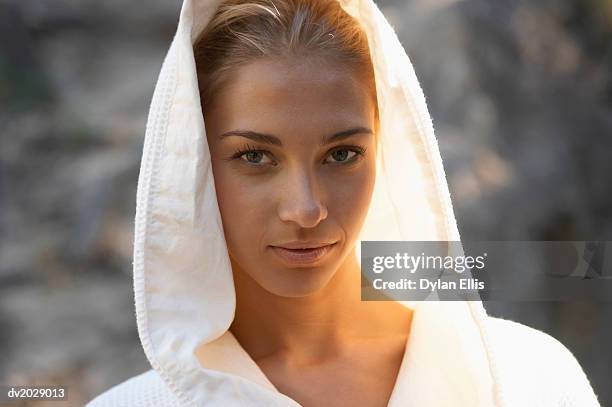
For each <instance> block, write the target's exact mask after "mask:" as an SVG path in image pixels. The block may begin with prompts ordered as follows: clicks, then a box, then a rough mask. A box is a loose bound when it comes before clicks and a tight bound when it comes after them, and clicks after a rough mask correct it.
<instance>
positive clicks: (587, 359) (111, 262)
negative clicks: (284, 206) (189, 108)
mask: <svg viewBox="0 0 612 407" xmlns="http://www.w3.org/2000/svg"><path fill="white" fill-rule="evenodd" d="M378 4H379V6H380V7H381V9H382V11H383V13H385V15H386V16H387V17H388V18H389V20H390V21H391V23H392V25H394V27H395V28H396V30H397V32H398V34H399V37H400V39H401V40H402V42H403V44H404V46H405V47H406V50H407V52H408V54H409V55H410V57H411V59H412V61H413V63H414V66H415V69H416V71H417V75H418V76H419V78H420V80H421V84H422V86H423V88H424V91H425V94H426V97H427V101H428V106H429V109H430V112H431V114H432V116H433V118H434V126H435V128H436V132H437V135H438V138H439V143H440V148H441V150H442V155H443V158H444V160H445V166H446V170H447V174H448V179H449V183H450V187H451V193H452V196H453V200H454V204H455V210H456V215H457V219H458V221H459V224H460V231H461V234H462V238H463V239H464V240H612V188H611V178H612V177H611V175H612V0H554V1H553V0H540V1H519V0H495V1H490V0H463V1H457V0H379V1H378ZM179 9H180V2H179V1H178V0H174V1H169V0H148V1H147V2H146V4H144V3H139V2H128V1H119V0H108V1H105V2H96V1H92V0H81V1H70V0H56V1H53V2H50V1H47V0H25V1H19V0H0V137H1V138H0V350H1V351H0V383H5V384H14V385H19V384H37V383H38V384H54V383H55V384H63V385H67V386H69V394H70V400H71V401H70V402H68V403H64V404H63V405H70V406H81V405H83V404H84V403H85V402H86V401H88V400H89V399H91V398H92V397H93V396H95V395H96V394H98V393H100V392H102V391H103V390H106V389H107V388H109V387H111V386H113V385H115V384H117V383H119V382H121V381H123V380H125V379H127V378H129V377H131V376H133V375H136V374H138V373H140V372H143V371H145V370H147V369H149V365H148V363H147V361H146V359H145V357H144V355H143V352H142V350H141V348H140V344H139V341H138V336H137V332H136V324H135V319H134V310H133V296H132V291H131V289H132V287H131V254H132V232H133V216H134V210H135V193H136V183H137V176H138V168H139V160H140V154H141V149H142V142H143V134H144V128H145V120H146V114H147V110H148V104H149V101H150V98H151V95H152V93H153V87H154V85H155V81H156V77H157V74H158V72H159V69H160V67H161V62H162V59H163V57H164V54H165V51H166V49H167V47H168V45H169V43H170V41H171V39H172V36H173V31H174V28H175V25H176V22H177V18H178V12H179ZM486 306H487V308H488V309H489V311H490V312H491V313H492V314H493V315H496V316H502V317H504V318H510V319H514V320H517V321H520V322H522V323H525V324H527V325H530V326H533V327H535V328H538V329H541V330H544V331H545V332H548V333H550V334H552V335H553V336H555V337H556V338H557V339H559V340H560V341H561V342H562V343H564V344H565V345H566V346H567V347H569V348H570V349H571V350H572V352H573V353H574V355H575V356H576V358H577V359H578V360H579V362H580V363H581V365H582V366H583V368H584V369H585V371H586V373H587V375H588V376H589V377H590V378H591V381H592V384H593V386H594V388H595V391H596V393H597V394H598V395H599V397H600V400H601V402H602V405H604V406H612V385H611V384H612V349H611V348H610V346H609V344H610V339H609V338H610V337H611V336H612V301H611V302H607V303H606V302H566V303H559V302H557V303H550V302H548V303H545V302H542V303H487V305H486ZM517 351H518V350H517ZM20 405H21V406H26V405H28V406H30V405H35V404H33V403H29V404H28V403H24V404H20ZM37 405H44V404H42V403H40V404H37ZM49 405H51V404H49ZM52 405H54V406H58V407H59V406H61V405H62V403H59V402H55V403H53V404H52Z"/></svg>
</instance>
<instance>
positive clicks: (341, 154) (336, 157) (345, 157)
mask: <svg viewBox="0 0 612 407" xmlns="http://www.w3.org/2000/svg"><path fill="white" fill-rule="evenodd" d="M357 154H358V153H357V152H355V151H352V150H349V149H347V148H343V149H340V150H335V151H332V152H331V153H330V154H329V156H330V157H331V158H332V159H333V160H332V162H334V163H344V162H347V161H351V160H352V159H353V158H355V156H356V155H357Z"/></svg>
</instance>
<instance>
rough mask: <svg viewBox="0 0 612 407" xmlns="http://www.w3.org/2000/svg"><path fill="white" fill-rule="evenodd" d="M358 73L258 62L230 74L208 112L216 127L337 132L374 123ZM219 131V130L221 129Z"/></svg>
mask: <svg viewBox="0 0 612 407" xmlns="http://www.w3.org/2000/svg"><path fill="white" fill-rule="evenodd" d="M369 92H370V90H369V88H368V86H367V83H364V82H363V81H362V80H360V77H359V75H357V74H356V73H354V72H351V71H350V70H347V69H342V67H339V66H334V64H329V63H328V64H324V63H320V64H315V63H312V62H309V61H304V62H303V63H299V62H283V61H277V60H259V61H255V62H252V63H249V64H247V65H244V66H241V67H239V68H237V69H236V70H235V72H233V73H232V75H231V76H230V77H228V80H227V81H226V82H225V86H223V88H222V89H220V90H219V92H218V94H217V95H216V97H215V105H214V108H212V109H211V110H210V111H208V112H206V116H207V120H208V121H210V120H213V121H215V122H217V124H218V125H215V126H214V127H215V128H219V127H222V128H223V129H224V131H228V130H232V129H228V127H232V128H244V129H248V128H250V127H258V128H259V131H264V128H265V129H266V130H265V131H268V132H283V133H285V132H286V131H287V130H288V129H295V130H301V131H303V132H304V131H308V129H311V130H313V131H315V130H316V131H329V132H333V131H339V129H340V130H342V129H341V128H342V127H346V126H366V127H369V126H372V123H371V121H372V120H373V111H374V106H373V101H372V98H371V97H369ZM219 131H221V129H219Z"/></svg>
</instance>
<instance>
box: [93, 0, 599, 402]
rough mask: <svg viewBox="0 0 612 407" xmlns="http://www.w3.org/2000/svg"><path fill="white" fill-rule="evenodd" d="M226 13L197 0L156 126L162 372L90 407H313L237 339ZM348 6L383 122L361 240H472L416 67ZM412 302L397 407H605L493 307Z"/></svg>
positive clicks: (140, 240)
mask: <svg viewBox="0 0 612 407" xmlns="http://www.w3.org/2000/svg"><path fill="white" fill-rule="evenodd" d="M330 1H338V0H330ZM218 3H219V0H185V2H184V4H183V6H182V10H181V14H180V20H179V24H178V28H177V31H176V35H175V36H174V39H173V41H172V44H171V46H170V49H169V51H168V53H167V56H166V58H165V60H164V63H163V66H162V69H161V73H160V75H159V79H158V82H157V85H156V87H155V92H154V95H153V100H152V102H151V107H150V113H149V117H148V122H147V128H146V135H145V142H144V151H143V156H142V163H141V168H140V177H139V180H138V192H137V207H136V220H135V240H134V293H135V305H136V316H137V323H138V332H139V335H140V340H141V342H142V347H143V349H144V352H145V354H146V356H147V358H148V360H149V362H150V363H151V366H152V369H151V370H149V371H147V372H144V373H143V374H141V375H139V376H136V377H133V378H132V379H130V380H127V381H126V382H124V383H121V384H119V385H117V386H115V387H113V388H112V389H110V390H108V391H106V392H105V393H103V394H101V395H100V396H98V397H97V398H95V399H94V400H92V401H91V402H90V403H89V404H87V406H88V407H144V406H147V407H148V406H151V407H152V406H156V407H165V406H185V407H187V406H189V407H195V406H215V407H237V406H262V407H263V406H265V407H268V406H286V407H290V406H292V407H298V406H299V404H298V403H297V402H296V401H295V400H292V399H291V398H289V397H288V396H286V395H284V394H282V393H280V392H279V391H278V390H277V389H276V388H275V387H274V385H273V384H272V383H271V382H270V381H269V380H268V379H267V377H266V376H265V374H264V373H263V372H262V370H261V369H260V368H259V367H258V365H257V364H256V363H255V362H254V361H253V359H252V358H251V357H250V356H249V355H248V353H246V351H245V350H244V349H243V348H242V347H241V346H240V344H239V343H238V342H237V340H236V339H235V337H234V336H233V335H232V333H231V332H230V331H228V327H229V326H230V324H231V322H232V320H233V316H234V310H235V291H234V286H233V279H232V273H231V267H230V262H229V257H228V252H227V247H226V243H225V239H224V235H223V228H222V223H221V217H220V212H219V207H218V204H217V198H216V194H215V185H214V179H213V173H212V167H211V160H210V153H209V149H208V144H207V140H206V134H205V127H204V119H203V116H202V111H201V106H200V96H199V91H198V82H197V77H196V69H195V62H194V54H193V48H192V46H193V42H194V40H195V38H197V36H198V33H200V32H201V31H202V29H203V28H204V27H205V26H206V24H207V22H208V21H209V20H210V18H211V17H212V14H213V13H214V11H215V9H216V7H217V5H218ZM341 3H342V7H343V8H344V9H345V10H346V11H347V12H348V13H349V14H351V15H352V16H354V17H355V18H357V19H358V21H359V22H360V23H361V24H362V26H363V28H364V30H365V31H366V33H367V37H368V42H369V46H370V50H371V56H372V60H373V64H374V69H375V77H376V87H377V94H378V103H379V110H380V119H381V127H380V133H379V141H380V145H379V151H378V157H377V171H378V172H377V177H376V185H375V189H374V194H373V198H372V203H371V207H370V210H369V212H368V215H367V217H366V221H365V224H364V228H363V231H362V235H361V236H360V239H361V240H418V241H423V240H435V241H441V240H451V241H458V240H459V233H458V230H457V225H456V221H455V217H454V214H453V208H452V205H451V199H450V195H449V191H448V186H447V183H446V177H445V174H444V169H443V166H442V160H441V158H440V153H439V150H438V145H437V142H436V138H435V135H434V129H433V126H432V121H431V118H430V116H429V113H428V110H427V106H426V104H425V98H424V95H423V92H422V90H421V87H420V85H419V82H418V80H417V78H416V76H415V72H414V69H413V67H412V64H411V62H410V60H409V58H408V56H407V55H406V53H405V51H404V49H403V47H402V45H401V44H400V42H399V41H398V38H397V36H396V34H395V32H394V30H393V28H392V27H391V26H390V25H389V23H388V21H387V20H386V18H385V17H384V16H383V14H382V13H381V12H380V10H379V9H378V7H377V6H376V5H375V4H374V3H373V1H372V0H341ZM359 246H360V244H359V242H357V249H358V250H357V252H358V253H359ZM434 294H435V293H434ZM402 304H404V305H405V306H408V307H410V308H412V309H413V311H414V313H413V320H412V326H411V330H410V335H409V337H408V341H407V345H406V351H405V353H404V357H403V360H402V364H401V368H400V371H399V374H398V376H397V379H396V382H395V385H394V388H393V392H392V394H391V398H390V401H389V404H388V406H390V407H428V406H434V407H435V406H440V407H442V406H444V407H448V406H461V407H476V406H500V407H508V406H520V407H524V406H538V407H543V406H568V407H569V406H575V407H595V406H599V404H598V402H597V399H596V397H595V394H594V392H593V389H592V387H591V385H590V383H589V380H588V379H587V377H586V376H585V374H584V372H583V370H582V368H581V367H580V365H579V364H578V363H577V361H576V359H575V358H574V357H573V355H572V354H571V353H570V352H569V351H568V350H567V348H565V347H564V346H563V345H562V344H561V343H560V342H558V341H557V340H555V339H554V338H552V337H550V336H548V335H547V334H545V333H543V332H540V331H538V330H535V329H532V328H529V327H526V326H524V325H521V324H518V323H516V322H512V321H508V320H503V319H498V318H493V317H490V316H488V315H487V313H486V311H485V309H484V308H483V306H482V303H481V302H480V301H469V302H468V301H453V302H448V301H447V302H436V301H423V302H414V303H409V302H404V303H402ZM196 351H197V354H198V356H199V357H196ZM372 374H373V375H375V374H376V372H372ZM329 405H330V406H334V401H333V399H330V402H329Z"/></svg>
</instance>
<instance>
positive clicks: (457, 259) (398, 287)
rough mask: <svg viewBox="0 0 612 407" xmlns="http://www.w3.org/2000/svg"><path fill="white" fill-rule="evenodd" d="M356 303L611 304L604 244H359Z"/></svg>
mask: <svg viewBox="0 0 612 407" xmlns="http://www.w3.org/2000/svg"><path fill="white" fill-rule="evenodd" d="M361 276H362V282H361V286H362V290H361V297H362V300H366V301H368V300H401V301H432V300H433V301H458V300H480V299H482V300H503V301H574V300H589V301H611V300H612V242H609V241H603V242H601V241H597V242H592V241H479V242H462V243H460V242H453V241H437V242H432V241H427V242H415V241H363V242H362V243H361Z"/></svg>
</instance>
